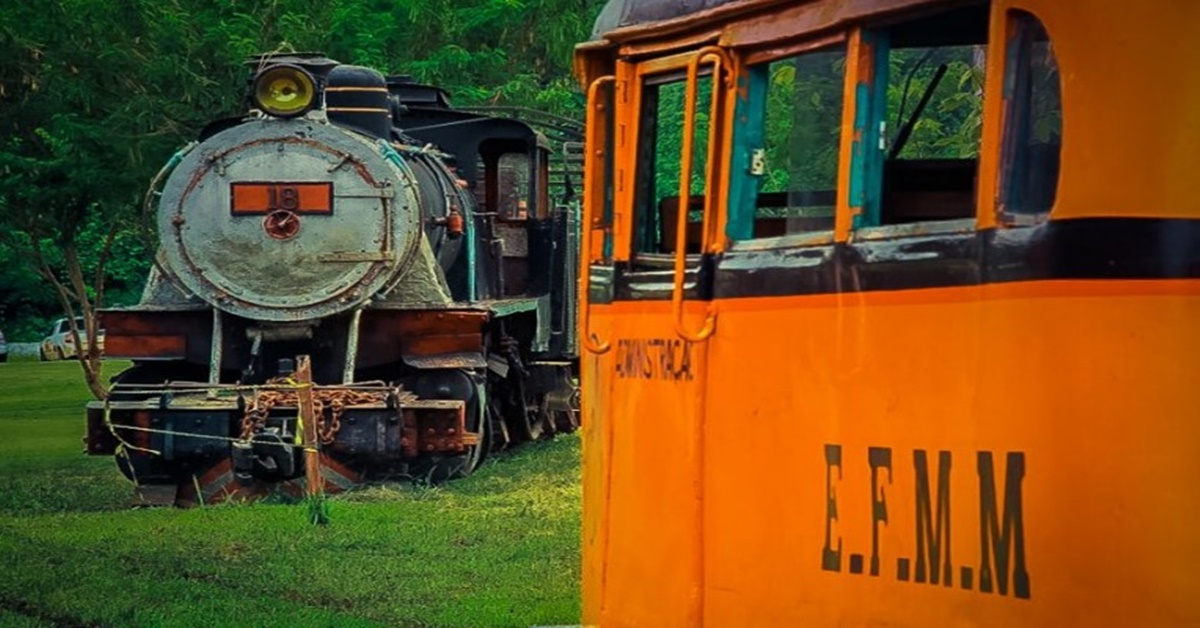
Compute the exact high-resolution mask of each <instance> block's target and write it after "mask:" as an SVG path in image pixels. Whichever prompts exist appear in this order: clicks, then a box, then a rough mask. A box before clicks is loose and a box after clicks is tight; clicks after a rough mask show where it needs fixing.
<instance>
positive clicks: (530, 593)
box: [0, 362, 580, 626]
mask: <svg viewBox="0 0 1200 628" xmlns="http://www.w3.org/2000/svg"><path fill="white" fill-rule="evenodd" d="M121 366H122V365H120V364H113V365H110V368H112V369H113V372H115V371H116V370H119V368H121ZM87 398H88V393H87V391H86V389H85V387H84V386H83V383H82V375H81V374H80V373H79V366H78V365H77V364H75V363H45V364H42V363H36V362H19V363H9V364H0V625H4V626H9V625H12V626H48V625H105V626H107V625H114V626H116V625H120V626H130V625H132V626H160V625H163V626H214V625H230V624H238V625H248V626H270V625H288V626H332V625H337V626H374V625H383V626H532V625H547V624H572V623H577V622H578V616H579V594H578V582H579V527H580V526H579V494H580V488H579V471H578V469H579V465H578V455H579V443H578V438H577V437H566V438H559V439H557V440H555V441H553V442H549V443H544V444H538V445H535V446H529V447H525V448H522V449H521V450H519V451H518V452H516V453H514V454H510V455H504V456H498V457H494V458H491V459H489V460H488V461H487V462H485V463H484V466H483V467H482V468H480V470H479V471H477V472H476V473H475V475H473V476H472V477H470V478H467V479H465V480H460V481H457V482H453V483H451V484H449V485H445V486H441V487H435V488H413V487H411V486H409V485H398V484H397V485H385V486H377V487H371V488H367V489H364V490H360V491H356V492H353V493H350V494H346V495H342V496H336V497H333V498H331V500H330V503H329V511H330V517H331V523H330V524H329V525H328V526H314V525H311V524H309V523H308V522H307V519H306V517H307V514H308V513H307V510H306V508H305V506H303V505H284V504H252V505H222V506H215V507H207V508H196V509H191V510H177V509H130V508H129V507H128V504H129V501H130V500H129V498H130V486H129V484H128V483H127V482H126V481H125V480H124V478H123V477H122V476H121V475H120V474H119V473H118V472H117V470H116V468H115V466H114V464H113V462H112V461H111V460H109V459H107V458H90V457H87V456H84V455H82V453H81V451H82V445H81V441H80V436H81V435H82V433H83V411H82V408H83V404H84V402H85V401H86V400H87Z"/></svg>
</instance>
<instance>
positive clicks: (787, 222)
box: [754, 47, 846, 237]
mask: <svg viewBox="0 0 1200 628" xmlns="http://www.w3.org/2000/svg"><path fill="white" fill-rule="evenodd" d="M766 71H767V81H768V83H767V89H766V102H765V104H764V110H765V111H764V116H763V144H764V147H763V156H764V157H765V164H764V165H765V167H764V170H763V173H762V175H761V176H762V178H761V181H760V186H759V195H758V201H757V208H756V210H755V224H754V236H755V237H770V236H779V235H785V234H789V233H802V232H807V231H824V230H830V229H833V216H834V207H835V205H836V202H837V200H836V199H837V177H838V154H839V150H840V146H841V129H842V100H843V98H842V94H843V88H844V86H843V79H844V76H845V71H846V52H845V49H844V48H840V47H839V48H837V49H833V50H820V51H815V52H809V53H805V54H801V55H797V56H794V57H789V58H786V59H780V60H777V61H772V62H771V63H769V64H768V65H767V68H766Z"/></svg>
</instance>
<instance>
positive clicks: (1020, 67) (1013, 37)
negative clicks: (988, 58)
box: [1000, 11, 1062, 215]
mask: <svg viewBox="0 0 1200 628" xmlns="http://www.w3.org/2000/svg"><path fill="white" fill-rule="evenodd" d="M1008 29H1009V34H1008V42H1007V46H1008V50H1007V53H1006V55H1005V57H1006V58H1007V60H1008V61H1007V64H1006V67H1005V76H1004V146H1003V149H1002V153H1001V164H1000V209H1001V211H1002V212H1003V213H1005V214H1008V215H1014V214H1044V213H1046V212H1049V211H1050V208H1051V207H1052V206H1053V205H1054V199H1055V195H1056V193H1057V188H1058V171H1059V155H1060V153H1061V152H1062V86H1061V81H1060V78H1059V74H1058V62H1057V61H1056V60H1055V57H1054V47H1053V46H1052V45H1051V43H1050V37H1049V36H1048V35H1047V34H1046V29H1045V27H1043V26H1042V23H1041V22H1040V21H1038V19H1037V18H1036V17H1034V16H1033V15H1032V14H1029V13H1026V12H1024V11H1013V12H1011V13H1010V14H1009V23H1008Z"/></svg>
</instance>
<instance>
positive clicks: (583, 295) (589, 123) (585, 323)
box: [578, 76, 616, 354]
mask: <svg viewBox="0 0 1200 628" xmlns="http://www.w3.org/2000/svg"><path fill="white" fill-rule="evenodd" d="M614 82H616V77H614V76H601V77H600V78H598V79H596V80H594V81H592V84H591V85H589V86H588V93H587V117H586V120H585V122H586V123H585V126H584V145H585V146H586V147H587V152H585V153H584V157H583V180H584V182H585V183H584V185H585V186H591V189H590V190H589V189H587V188H586V187H585V188H584V194H583V220H582V221H581V222H582V223H583V224H582V225H581V227H582V228H581V231H582V233H581V234H580V243H579V248H580V251H582V253H583V255H581V256H580V269H579V296H578V299H579V328H580V332H579V336H580V337H581V339H582V341H583V346H584V348H586V349H587V350H588V351H590V352H592V353H595V354H602V353H607V352H608V350H609V349H612V343H611V342H608V341H604V342H601V340H600V338H598V337H597V336H596V335H595V334H593V333H592V329H591V320H592V317H591V303H590V296H591V295H590V294H589V291H590V290H591V288H592V231H593V230H594V228H595V227H594V226H593V224H592V215H593V212H594V210H595V207H594V205H595V201H594V199H595V198H596V197H597V196H599V195H600V194H603V192H604V182H602V181H598V180H597V177H596V172H597V165H598V164H599V163H600V162H601V160H600V157H601V155H602V154H603V149H602V148H600V147H599V146H598V145H597V136H598V132H599V129H598V127H600V126H605V127H607V125H601V124H599V123H598V122H597V120H596V118H597V116H596V109H597V107H599V106H601V105H600V104H599V100H598V99H597V95H598V94H599V92H600V87H601V86H602V85H606V84H610V83H614ZM609 115H612V114H611V112H610V113H609Z"/></svg>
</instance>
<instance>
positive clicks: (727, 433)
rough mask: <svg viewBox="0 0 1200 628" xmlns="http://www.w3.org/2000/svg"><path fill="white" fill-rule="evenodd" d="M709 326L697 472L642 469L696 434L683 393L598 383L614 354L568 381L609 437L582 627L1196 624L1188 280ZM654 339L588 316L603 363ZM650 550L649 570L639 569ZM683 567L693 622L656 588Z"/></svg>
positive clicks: (1195, 350)
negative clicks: (695, 513) (667, 447)
mask: <svg viewBox="0 0 1200 628" xmlns="http://www.w3.org/2000/svg"><path fill="white" fill-rule="evenodd" d="M660 309H661V311H659V310H660ZM719 310H720V318H719V322H718V332H717V334H716V335H715V336H714V337H713V339H712V340H710V341H709V342H708V343H707V344H708V348H707V351H708V355H707V359H706V360H705V367H706V371H705V372H706V373H707V377H708V381H707V383H706V384H705V387H706V390H705V392H704V403H703V410H702V412H703V414H702V415H701V416H700V418H701V420H702V424H703V426H704V428H705V433H704V435H703V449H702V451H701V452H699V453H698V454H696V453H687V454H686V455H682V454H683V452H664V453H663V456H664V457H663V458H662V461H663V462H666V461H668V460H669V461H670V464H667V465H664V466H655V462H657V461H658V460H656V459H654V457H653V456H648V449H646V448H643V447H642V445H643V443H645V442H646V441H648V440H651V439H653V440H656V441H658V442H662V441H664V440H665V439H670V440H673V437H674V436H677V435H678V432H679V430H680V429H681V428H682V427H684V424H685V423H686V421H685V419H684V417H685V416H687V415H689V414H693V413H697V412H701V410H700V409H699V408H697V407H695V405H694V399H692V398H689V395H691V394H694V391H695V389H694V388H693V386H692V385H690V384H682V383H674V384H669V385H667V386H654V385H653V384H650V383H647V380H641V379H636V380H629V379H627V378H624V377H618V376H617V375H616V372H615V369H616V364H617V362H618V360H616V359H615V357H616V356H613V357H605V358H603V359H601V361H600V362H599V363H592V366H593V369H591V370H585V373H584V377H585V379H584V384H585V386H601V387H604V388H605V390H606V391H607V394H606V396H604V397H602V398H599V400H598V399H597V398H595V397H593V398H592V400H591V402H590V403H591V405H590V414H589V418H591V417H596V416H597V415H599V419H600V420H601V421H608V422H609V425H611V426H612V436H611V439H612V442H613V444H614V445H615V448H616V451H615V452H614V453H615V455H614V456H613V457H612V458H611V461H610V464H611V465H612V467H613V469H612V471H611V476H612V477H613V478H614V480H615V481H614V483H613V484H612V485H611V486H610V487H609V491H610V492H609V493H608V494H607V496H606V498H607V501H603V502H600V503H598V502H597V501H596V500H597V499H598V498H600V497H601V495H603V493H602V491H597V490H595V489H593V490H592V491H590V492H585V525H594V524H595V522H594V521H593V518H594V517H595V516H596V513H597V509H598V508H599V509H602V510H604V511H605V512H607V513H608V516H610V517H612V518H613V520H614V521H613V522H610V526H611V528H612V530H613V531H614V534H617V535H623V536H625V537H627V538H626V540H624V541H622V542H621V543H616V544H614V545H613V546H611V547H610V548H609V551H608V552H607V553H606V555H605V557H606V559H607V560H606V562H605V563H604V564H603V565H602V566H600V567H597V565H595V564H594V559H595V557H596V554H587V553H585V561H587V564H585V573H588V572H589V571H590V570H593V569H597V568H600V569H604V570H606V577H605V578H604V579H603V581H602V582H601V583H599V586H601V587H604V588H605V589H606V591H605V592H603V593H601V591H599V590H597V586H598V583H597V581H596V579H594V578H591V579H585V589H584V594H585V604H587V603H589V602H594V600H595V599H596V598H597V597H598V596H600V597H601V598H602V599H603V600H604V601H605V602H606V603H607V604H606V609H607V611H606V612H605V613H603V614H602V615H601V616H600V618H601V619H602V620H603V621H602V622H601V623H602V625H606V626H608V625H701V624H702V625H708V626H780V625H865V624H877V625H894V626H932V625H938V626H941V625H974V626H1013V625H1022V626H1024V625H1029V626H1043V625H1045V626H1048V625H1094V626H1129V625H1193V624H1196V623H1198V622H1200V584H1197V581H1196V580H1195V579H1194V578H1192V577H1191V575H1190V574H1191V569H1192V565H1193V564H1194V563H1195V561H1196V560H1197V559H1198V558H1200V538H1198V537H1196V536H1195V535H1194V533H1193V531H1192V530H1191V527H1192V523H1191V522H1193V521H1194V520H1195V519H1196V517H1198V516H1200V501H1198V500H1196V499H1195V491H1194V489H1193V487H1191V478H1192V477H1194V476H1195V475H1196V474H1197V473H1200V395H1198V394H1197V393H1196V390H1195V388H1194V386H1193V380H1194V376H1195V367H1194V364H1195V356H1196V355H1200V327H1197V326H1196V325H1195V321H1196V320H1200V281H1188V280H1178V281H1173V280H1167V281H1119V282H1118V281H1106V282H1098V281H1091V282H1088V281H1054V282H1037V283H1024V284H1000V285H988V286H977V287H968V288H953V289H941V290H913V291H904V292H893V293H886V292H884V293H866V294H853V295H841V296H840V297H836V296H818V297H794V298H778V299H744V300H736V301H727V302H721V303H719ZM668 321H669V315H668V314H666V312H665V307H664V308H657V307H655V306H654V305H645V304H625V303H623V304H618V305H615V306H610V307H607V308H598V310H597V313H596V323H597V325H598V326H599V325H605V329H608V328H609V327H608V326H609V325H611V329H613V330H614V331H615V333H614V335H615V338H616V340H615V341H614V342H615V343H616V344H617V345H618V346H619V343H620V342H621V339H622V338H637V337H645V336H647V335H650V334H658V333H661V332H662V330H667V329H669V326H668V325H669V323H668ZM614 353H615V351H614ZM600 393H601V391H600V390H596V389H591V393H590V394H592V395H595V394H600ZM664 399H669V400H672V401H674V402H675V403H673V404H671V403H668V404H662V403H661V401H662V400H664ZM651 400H653V401H651ZM665 406H669V407H665ZM650 416H653V417H655V418H656V419H655V423H656V424H657V429H653V430H652V429H650V426H649V425H648V424H647V423H648V421H647V419H646V417H650ZM586 438H587V439H588V440H587V443H586V445H585V461H586V463H587V464H591V460H590V456H591V452H592V451H593V449H592V448H591V447H592V446H593V445H594V441H592V433H591V432H588V433H587V435H586ZM622 447H624V448H625V451H624V452H622V451H621V448H622ZM697 455H698V456H699V459H700V462H701V464H702V466H703V473H702V475H700V476H699V477H696V478H691V482H692V483H693V484H698V485H699V486H701V487H702V491H703V502H702V504H703V505H702V517H703V524H702V528H701V529H700V530H699V532H697V530H696V523H695V521H694V520H693V519H691V518H690V517H688V516H680V512H679V508H681V507H684V510H685V511H686V510H688V509H687V508H686V506H687V505H688V504H687V503H686V502H685V501H681V500H680V499H679V491H681V490H686V489H684V488H683V487H686V486H687V484H688V481H689V479H688V478H686V477H684V474H682V473H680V469H679V468H678V467H677V465H680V464H684V465H686V468H688V469H694V468H695V466H694V465H695V461H694V460H693V456H697ZM943 469H945V471H943ZM647 473H655V474H658V475H654V476H647V475H645V474H647ZM943 473H944V475H942V474H943ZM639 478H640V481H639ZM872 482H874V487H873V486H872ZM831 500H832V504H833V505H832V506H831ZM939 504H941V508H943V510H942V511H941V514H939V511H938V508H939ZM668 505H669V507H667V506H668ZM658 507H661V510H659V509H657V508H658ZM922 523H924V524H925V525H924V527H921V525H922ZM939 526H940V530H939ZM697 534H699V539H700V541H701V542H702V549H700V550H693V551H692V552H691V553H690V554H688V550H687V548H686V547H685V546H684V545H685V544H684V543H680V542H679V541H680V539H686V540H687V542H694V541H695V540H697V536H696V535H697ZM827 539H828V542H827ZM664 544H665V545H664ZM935 546H936V551H934V548H935ZM827 548H828V550H829V551H830V552H832V553H833V554H832V556H831V557H830V558H826V550H827ZM839 549H840V553H839V552H838V550H839ZM668 550H669V551H670V552H671V553H672V557H671V564H670V566H669V567H664V566H661V565H654V564H653V561H654V559H660V558H662V556H663V553H664V551H668ZM697 559H699V560H701V561H702V567H703V573H702V574H700V575H699V576H696V577H695V579H694V580H693V582H699V583H702V590H703V595H702V608H701V609H700V611H699V612H698V613H697V612H696V611H693V610H692V609H691V607H690V605H691V604H693V603H694V601H695V599H696V598H695V597H694V596H695V594H694V593H693V591H691V590H690V588H689V587H685V586H680V585H679V584H678V583H679V582H681V581H683V580H686V577H685V575H684V574H685V573H686V572H687V571H688V570H690V569H693V568H695V567H696V565H695V564H694V563H691V562H689V561H694V560H697ZM873 559H874V560H873ZM826 561H830V562H826ZM934 564H937V565H938V569H937V577H938V583H937V584H934V583H933V582H932V580H933V577H934V568H933V565H934ZM947 565H948V566H949V570H948V571H947V570H946V567H947ZM873 569H877V572H876V575H872V572H873ZM667 572H670V573H669V574H668V573H667ZM947 573H949V575H950V578H949V580H947V579H946V574H947ZM985 581H986V582H988V583H989V584H990V591H986V590H985V589H987V588H989V586H988V585H985ZM947 583H948V584H947ZM651 599H652V600H654V601H655V603H654V605H653V606H650V605H649V601H650V600H651ZM585 608H589V607H586V606H585ZM685 611H686V612H685ZM594 619H596V615H595V614H594V611H593V614H591V615H585V621H586V622H592V621H594Z"/></svg>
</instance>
